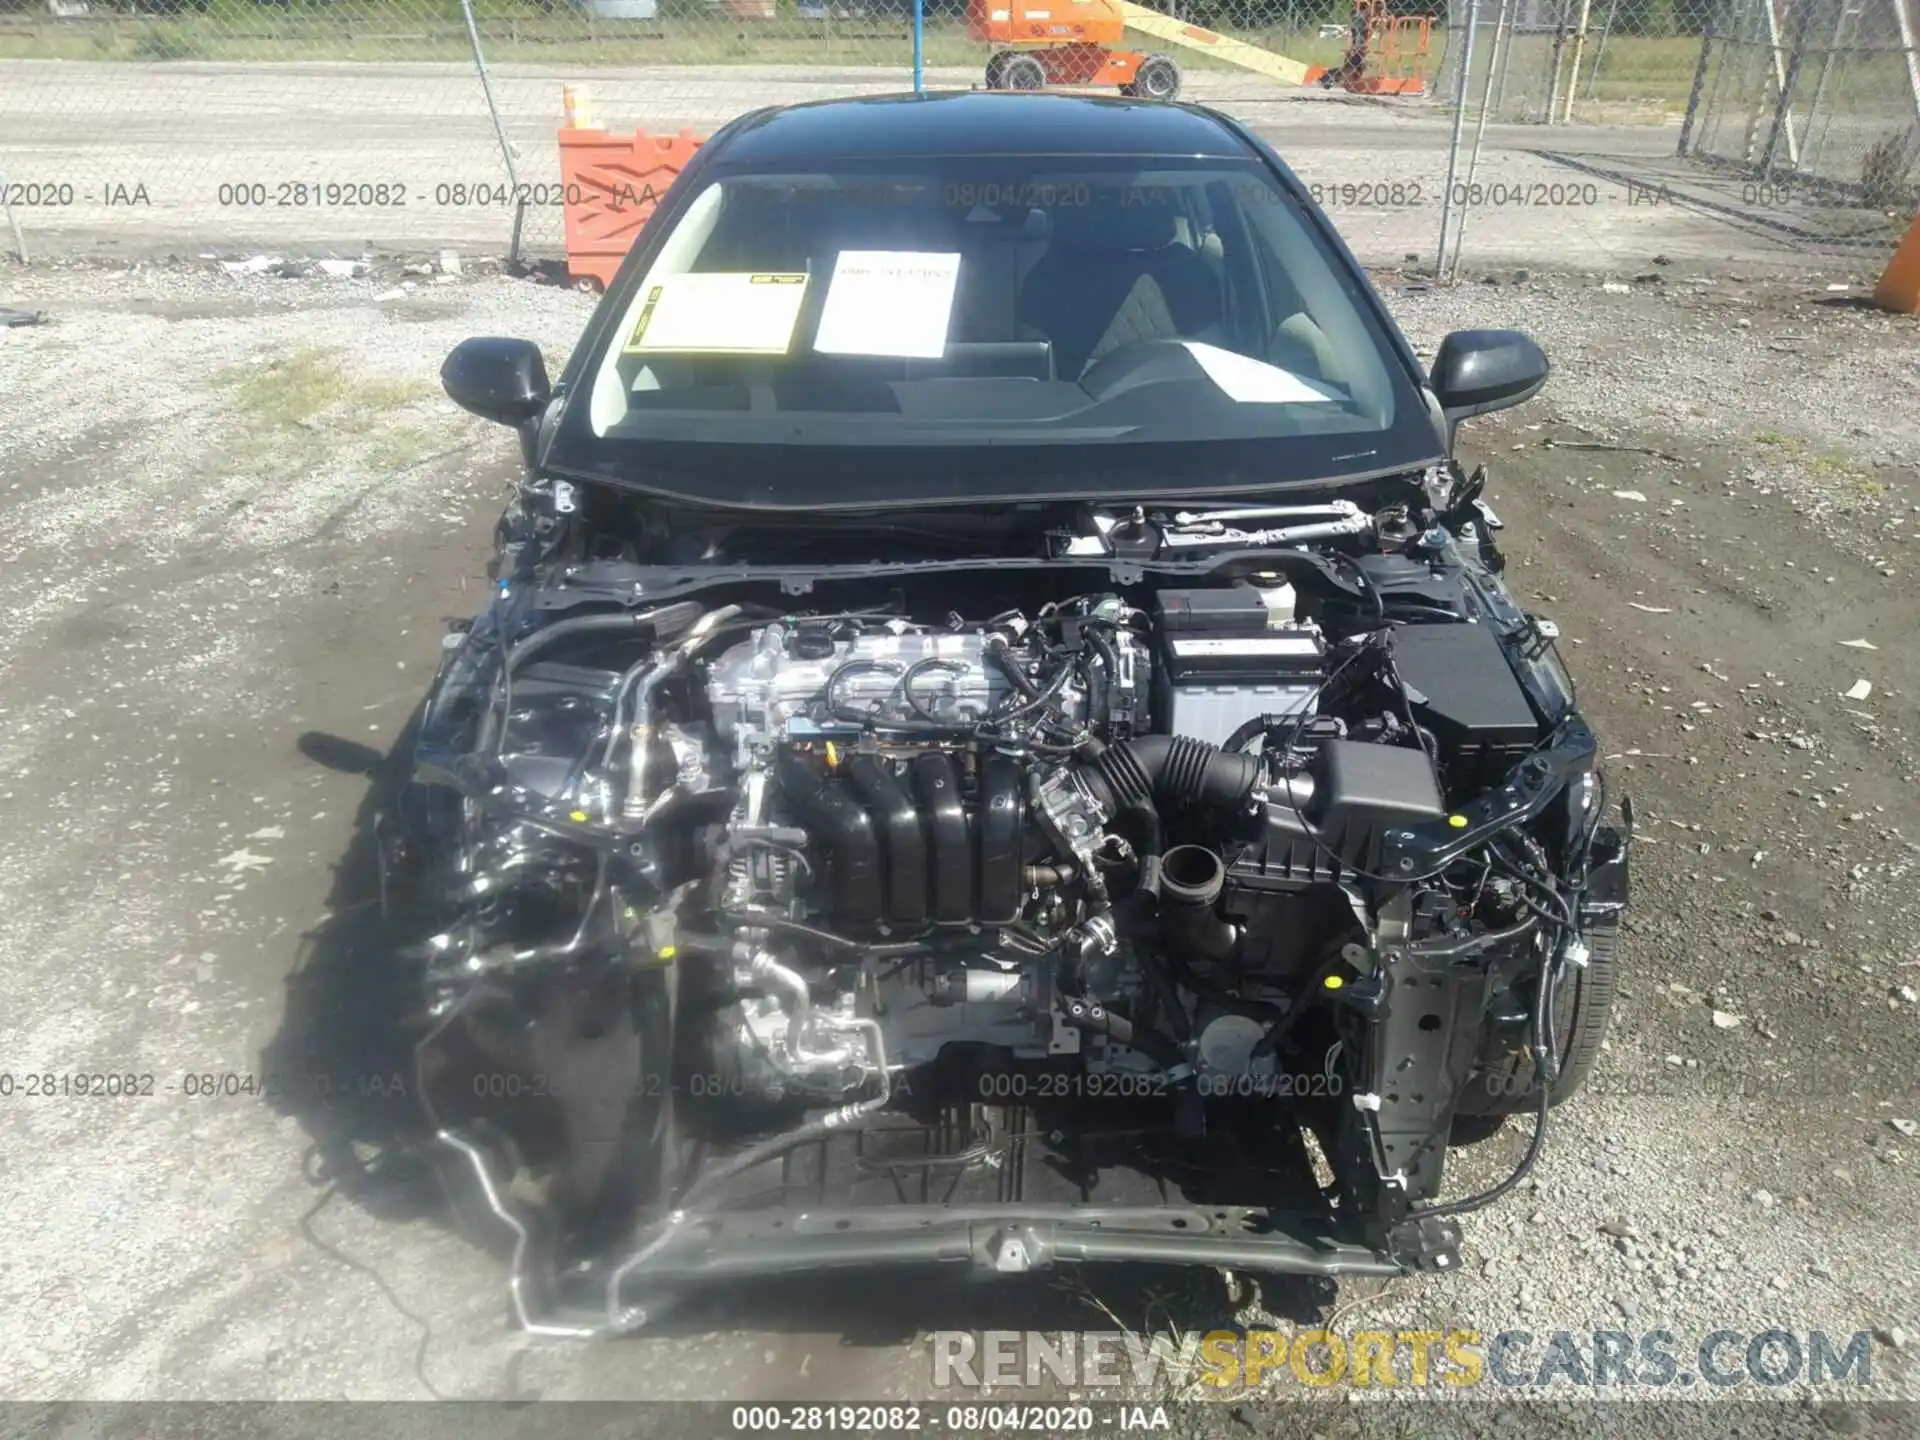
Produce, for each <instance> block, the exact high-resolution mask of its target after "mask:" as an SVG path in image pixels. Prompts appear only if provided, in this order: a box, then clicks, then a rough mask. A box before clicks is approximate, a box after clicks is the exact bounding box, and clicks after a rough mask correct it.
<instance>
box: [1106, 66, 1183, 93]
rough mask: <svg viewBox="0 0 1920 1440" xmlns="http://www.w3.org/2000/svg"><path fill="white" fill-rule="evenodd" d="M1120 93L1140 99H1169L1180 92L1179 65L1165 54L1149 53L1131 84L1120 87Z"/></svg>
mask: <svg viewBox="0 0 1920 1440" xmlns="http://www.w3.org/2000/svg"><path fill="white" fill-rule="evenodd" d="M1120 93H1121V94H1122V95H1132V96H1134V97H1136V98H1137V99H1141V100H1171V99H1173V98H1174V97H1175V96H1176V95H1178V94H1179V93H1180V67H1179V66H1178V65H1176V64H1174V63H1173V61H1171V60H1169V59H1168V58H1167V57H1166V56H1165V55H1149V56H1148V57H1147V58H1146V59H1144V60H1142V61H1141V62H1140V69H1139V71H1138V72H1137V73H1136V74H1135V75H1134V77H1133V83H1132V84H1131V85H1122V86H1121V87H1120Z"/></svg>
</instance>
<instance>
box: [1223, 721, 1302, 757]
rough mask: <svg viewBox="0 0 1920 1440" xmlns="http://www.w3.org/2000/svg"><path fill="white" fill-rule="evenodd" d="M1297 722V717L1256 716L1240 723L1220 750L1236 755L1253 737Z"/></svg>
mask: <svg viewBox="0 0 1920 1440" xmlns="http://www.w3.org/2000/svg"><path fill="white" fill-rule="evenodd" d="M1298 721H1299V716H1298V715H1287V714H1281V715H1256V716H1254V717H1253V718H1252V719H1251V720H1243V721H1241V722H1240V725H1239V727H1238V728H1237V729H1236V730H1235V731H1234V732H1233V733H1232V734H1231V735H1229V736H1227V738H1226V741H1225V743H1224V744H1222V745H1221V747H1220V748H1221V749H1222V750H1225V751H1227V752H1228V753H1230V754H1234V755H1238V754H1239V753H1240V752H1241V751H1242V750H1245V749H1246V748H1247V745H1248V743H1249V742H1250V741H1251V740H1252V739H1253V737H1254V736H1256V735H1264V734H1265V733H1266V732H1267V731H1269V730H1277V729H1279V728H1280V727H1281V726H1282V725H1285V724H1288V723H1289V722H1292V723H1296V724H1297V723H1298Z"/></svg>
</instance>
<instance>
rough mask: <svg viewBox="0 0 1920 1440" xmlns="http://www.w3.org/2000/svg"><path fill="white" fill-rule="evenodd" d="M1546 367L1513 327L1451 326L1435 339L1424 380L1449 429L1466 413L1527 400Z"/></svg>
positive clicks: (1543, 356) (1543, 380)
mask: <svg viewBox="0 0 1920 1440" xmlns="http://www.w3.org/2000/svg"><path fill="white" fill-rule="evenodd" d="M1550 368H1551V367H1549V366H1548V364H1547V357H1546V354H1545V352H1544V351H1542V350H1541V349H1540V347H1539V346H1538V345H1536V344H1534V343H1533V341H1532V340H1531V339H1529V338H1528V337H1527V336H1525V335H1523V334H1521V333H1520V332H1519V331H1518V330H1456V331H1454V332H1453V334H1451V335H1449V336H1447V338H1446V339H1445V340H1443V341H1441V342H1440V353H1439V354H1438V355H1435V356H1434V357H1433V372H1432V375H1431V378H1430V379H1429V382H1428V383H1429V384H1430V385H1431V386H1432V387H1433V393H1434V396H1435V398H1437V399H1438V400H1439V401H1440V408H1441V409H1442V410H1444V411H1445V412H1446V416H1447V425H1448V428H1449V429H1451V428H1452V427H1453V426H1456V425H1458V424H1459V423H1460V422H1461V421H1462V420H1465V419H1466V418H1467V417H1468V416H1470V415H1485V414H1486V413H1487V412H1488V411H1490V410H1505V409H1506V408H1507V407H1508V406H1509V405H1518V404H1519V403H1520V402H1521V401H1523V400H1531V399H1532V398H1533V397H1534V396H1535V395H1536V394H1538V393H1539V390H1540V387H1541V386H1542V385H1544V384H1546V383H1547V373H1548V371H1549V369H1550Z"/></svg>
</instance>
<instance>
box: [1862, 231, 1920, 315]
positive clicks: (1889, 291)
mask: <svg viewBox="0 0 1920 1440" xmlns="http://www.w3.org/2000/svg"><path fill="white" fill-rule="evenodd" d="M1873 303H1874V304H1876V305H1878V306H1879V307H1880V308H1881V309H1882V310H1892V311H1895V312H1896V313H1898V314H1901V315H1916V314H1920V215H1916V216H1914V219H1913V224H1912V225H1911V226H1909V227H1908V228H1907V238H1906V239H1904V240H1902V241H1901V242H1900V248H1899V249H1898V250H1895V251H1894V252H1893V259H1891V260H1890V261H1888V262H1887V271H1886V274H1884V275H1882V276H1881V277H1880V284H1879V285H1878V286H1877V287H1875V289H1874V292H1873Z"/></svg>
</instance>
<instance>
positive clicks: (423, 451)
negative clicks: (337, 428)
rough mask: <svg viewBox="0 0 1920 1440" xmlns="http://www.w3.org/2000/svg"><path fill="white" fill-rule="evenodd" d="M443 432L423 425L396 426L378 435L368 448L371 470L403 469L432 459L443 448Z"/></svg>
mask: <svg viewBox="0 0 1920 1440" xmlns="http://www.w3.org/2000/svg"><path fill="white" fill-rule="evenodd" d="M446 439H447V436H446V432H445V431H440V430H429V429H428V428H427V427H426V426H424V425H395V426H392V427H390V428H388V429H386V430H383V431H381V432H380V434H378V435H376V436H375V437H374V438H373V441H372V443H370V444H369V445H368V446H367V453H366V462H367V468H368V469H370V470H406V469H410V468H411V467H413V466H415V465H418V464H419V463H420V462H421V461H423V460H427V459H430V458H432V457H433V456H434V455H436V454H438V453H439V452H440V451H441V450H443V449H444V448H445V447H446Z"/></svg>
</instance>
